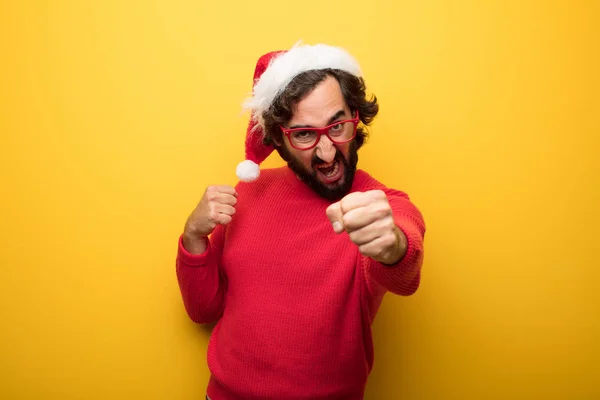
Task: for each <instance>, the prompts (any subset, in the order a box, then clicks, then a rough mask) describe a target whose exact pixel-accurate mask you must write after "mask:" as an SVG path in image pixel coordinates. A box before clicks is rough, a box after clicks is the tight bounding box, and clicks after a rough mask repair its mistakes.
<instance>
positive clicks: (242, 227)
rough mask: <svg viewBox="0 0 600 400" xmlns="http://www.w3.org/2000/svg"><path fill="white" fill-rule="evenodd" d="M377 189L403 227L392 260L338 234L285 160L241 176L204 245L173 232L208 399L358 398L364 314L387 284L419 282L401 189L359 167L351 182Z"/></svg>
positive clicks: (414, 216) (415, 227)
mask: <svg viewBox="0 0 600 400" xmlns="http://www.w3.org/2000/svg"><path fill="white" fill-rule="evenodd" d="M373 189H381V190H383V191H384V192H385V193H386V195H387V197H388V201H389V202H390V205H391V207H392V209H393V214H394V219H395V222H396V224H397V225H398V227H399V228H400V229H401V230H402V231H403V232H404V234H405V235H406V238H407V239H408V250H407V252H406V254H405V256H404V257H403V258H402V259H401V260H400V261H399V262H398V263H397V264H396V265H393V266H385V265H382V264H380V263H378V262H376V261H374V260H372V259H370V258H367V257H364V256H362V255H361V254H360V253H359V251H358V247H357V246H356V245H354V244H353V243H352V242H351V241H350V238H349V237H348V235H347V234H346V233H342V234H340V235H336V234H335V233H334V231H333V229H332V227H331V223H330V222H329V220H328V219H327V216H326V214H325V209H326V208H327V207H328V206H329V205H330V204H331V202H329V201H327V200H325V199H323V198H321V197H319V196H318V195H317V194H316V193H314V191H312V190H311V189H310V188H309V187H308V186H307V185H305V184H304V183H302V182H301V181H300V180H299V179H298V178H297V177H296V176H295V175H294V173H293V172H292V171H291V170H290V169H289V168H287V167H283V168H277V169H267V170H263V172H262V174H261V177H260V179H259V180H258V181H256V182H253V183H239V184H238V185H237V187H236V190H237V192H238V203H237V205H236V213H235V215H234V216H233V220H232V222H231V223H230V224H229V225H227V226H218V227H217V229H215V231H214V232H213V233H212V235H211V236H210V239H209V241H208V246H207V250H206V251H205V252H204V253H203V254H199V255H193V254H190V253H188V252H187V251H186V250H185V249H184V247H183V244H182V240H181V238H180V240H179V248H178V255H177V262H176V265H177V277H178V282H179V287H180V290H181V294H182V297H183V303H184V305H185V308H186V310H187V313H188V315H189V316H190V318H191V319H192V320H193V321H195V322H197V323H209V322H215V321H218V322H217V324H216V326H215V328H214V330H213V333H212V336H211V339H210V342H209V347H208V366H209V368H210V370H211V373H212V376H211V379H210V382H209V385H208V389H207V392H208V396H209V397H210V398H211V399H213V400H242V399H243V400H259V399H260V400H271V399H272V400H282V399H286V400H287V399H289V400H296V399H297V400H300V399H311V400H314V399H327V400H335V399H340V400H341V399H344V400H355V399H362V398H363V392H364V389H365V385H366V382H367V377H368V375H369V373H370V371H371V367H372V365H373V344H372V339H371V328H370V327H371V323H372V322H373V318H374V317H375V314H376V312H377V309H378V308H379V305H380V304H381V301H382V299H383V296H384V294H385V292H386V291H390V292H393V293H396V294H399V295H410V294H412V293H414V292H415V290H416V289H417V287H418V286H419V280H420V268H421V264H422V260H423V236H424V234H425V226H424V222H423V219H422V216H421V214H420V212H419V211H418V210H417V208H416V207H415V206H414V205H413V204H412V203H411V202H410V200H409V198H408V197H407V195H406V194H404V193H402V192H399V191H397V190H393V189H388V188H386V187H384V186H383V185H382V184H381V183H379V182H377V181H376V180H375V179H373V178H372V177H371V176H369V175H368V174H367V173H366V172H364V171H361V170H358V171H357V172H356V175H355V179H354V182H353V186H352V189H351V191H352V192H356V191H361V192H364V191H368V190H373Z"/></svg>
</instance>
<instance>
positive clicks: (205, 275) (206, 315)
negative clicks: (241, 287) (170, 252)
mask: <svg viewBox="0 0 600 400" xmlns="http://www.w3.org/2000/svg"><path fill="white" fill-rule="evenodd" d="M224 235H225V228H224V227H223V226H218V227H217V228H216V229H215V231H214V232H213V233H212V235H211V236H210V238H209V239H208V241H207V246H206V251H205V252H204V253H202V254H191V253H189V252H188V251H187V250H186V249H185V248H184V247H183V237H182V236H181V237H179V246H178V249H177V260H176V272H177V281H178V283H179V290H180V291H181V296H182V298H183V304H184V306H185V309H186V311H187V313H188V315H189V317H190V318H191V319H192V321H194V322H196V323H199V324H204V323H211V322H215V321H217V320H218V319H219V318H220V317H221V315H223V308H224V303H225V293H226V291H227V280H226V277H225V275H224V273H223V271H222V269H221V268H220V261H221V254H222V250H223V249H222V247H223V238H224Z"/></svg>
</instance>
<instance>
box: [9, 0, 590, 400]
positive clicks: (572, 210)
mask: <svg viewBox="0 0 600 400" xmlns="http://www.w3.org/2000/svg"><path fill="white" fill-rule="evenodd" d="M0 4H1V5H0V43H1V47H0V54H1V57H2V63H1V66H0V71H1V74H0V85H1V86H0V96H1V97H0V106H1V108H0V113H1V115H0V133H1V142H0V143H1V144H0V166H1V170H2V173H1V177H2V178H1V183H2V184H1V189H2V192H1V195H2V200H1V205H2V207H1V214H0V217H1V224H2V225H1V227H2V229H1V231H0V243H1V247H0V249H1V253H0V257H1V258H0V263H1V264H0V265H1V268H0V300H1V303H0V305H1V318H2V320H1V328H0V398H2V399H142V398H144V399H200V398H202V396H203V393H204V389H205V386H206V383H207V380H208V377H209V372H208V369H207V367H206V361H205V358H206V356H205V351H206V345H207V340H208V337H209V334H210V329H209V328H208V327H200V326H196V325H194V324H193V323H192V322H191V321H189V320H188V319H187V316H186V315H185V312H184V309H183V306H182V303H181V299H180V297H179V292H178V288H177V283H176V278H175V272H174V258H175V250H176V242H177V238H178V235H179V234H180V232H181V230H182V228H183V223H184V221H185V218H186V217H187V215H188V214H189V212H190V211H191V210H192V208H193V207H194V206H195V204H196V202H197V201H198V200H199V199H200V196H201V195H202V193H203V190H204V188H205V186H207V185H208V184H213V183H222V184H234V183H235V182H236V178H235V175H234V171H235V165H236V163H237V162H238V161H240V160H241V159H242V158H243V139H244V131H245V127H246V121H247V115H242V114H241V110H240V104H241V102H242V101H243V99H244V98H245V96H246V94H247V93H248V91H249V90H250V87H251V80H252V78H251V77H252V73H253V69H254V63H255V61H256V59H257V57H258V56H259V55H261V54H262V53H264V52H267V51H270V50H273V49H281V48H289V47H290V46H291V45H293V44H294V43H295V42H296V41H297V40H298V39H303V40H304V41H305V42H307V43H316V42H326V43H330V44H334V45H340V46H343V47H346V48H347V49H348V50H350V51H351V52H352V53H353V54H354V55H355V56H356V57H357V59H358V60H360V62H361V64H362V67H363V69H364V73H365V77H366V79H367V83H368V87H369V89H370V91H372V92H373V93H375V94H376V95H377V96H378V97H379V100H380V103H381V113H380V116H379V117H378V118H377V120H376V123H375V124H374V125H373V127H372V129H371V135H372V137H371V140H370V142H369V143H368V144H367V145H366V146H365V147H364V148H363V149H362V150H361V153H360V154H361V161H360V164H359V165H360V167H362V168H363V169H366V170H368V171H369V172H371V173H372V174H373V175H374V176H375V177H376V178H378V179H379V180H381V181H382V182H384V183H386V184H388V185H390V186H392V187H396V188H399V189H401V190H404V191H406V192H408V193H409V194H410V195H411V197H412V199H413V200H414V202H415V203H416V204H417V205H418V206H419V207H420V209H421V210H422V212H423V214H424V216H425V218H426V221H427V225H428V234H427V239H426V258H425V265H424V270H423V280H422V286H421V289H420V290H419V291H418V292H417V294H415V295H414V296H413V297H409V298H399V297H392V296H389V297H387V298H386V300H385V301H384V305H383V306H382V309H381V311H380V314H379V315H378V317H377V319H376V321H375V324H374V337H375V345H376V358H375V368H374V371H373V373H372V375H371V377H370V382H369V386H368V390H367V396H366V398H367V399H384V400H385V399H592V398H595V399H597V398H600V344H599V340H600V322H599V319H600V294H599V292H600V290H599V288H598V284H599V283H600V282H599V277H600V273H599V269H600V262H599V261H598V260H599V247H598V244H597V242H598V240H599V239H600V232H599V226H600V212H599V210H598V208H599V204H600V170H599V169H600V166H599V153H600V140H599V136H600V123H599V120H600V101H599V93H600V82H599V78H598V76H599V74H598V71H600V63H599V56H598V52H599V45H598V39H599V38H600V28H599V27H598V20H599V17H600V13H599V8H600V7H599V6H598V4H599V3H598V2H596V1H566V0H565V1H516V0H511V1H504V0H495V1H476V0H472V1H467V0H465V1H442V0H436V1H422V2H420V1H396V2H392V1H389V2H383V1H369V2H362V1H351V0H349V1H345V2H326V1H313V0H308V1H303V2H289V3H286V2H281V1H262V2H261V1H255V2H241V1H240V2H225V1H221V2H220V1H189V0H188V1H166V0H162V1H117V0H112V1H100V0H97V1H75V0H72V1H66V0H65V1H39V2H34V1H12V2H11V1H3V2H2V3H0ZM280 164H281V161H280V160H278V158H277V157H276V156H273V157H271V158H270V159H269V160H268V161H267V163H266V166H276V165H280Z"/></svg>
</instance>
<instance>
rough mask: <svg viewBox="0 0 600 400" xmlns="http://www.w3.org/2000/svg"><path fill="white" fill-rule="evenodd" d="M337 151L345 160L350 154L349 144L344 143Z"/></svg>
mask: <svg viewBox="0 0 600 400" xmlns="http://www.w3.org/2000/svg"><path fill="white" fill-rule="evenodd" d="M338 150H339V151H340V153H342V155H343V156H344V158H345V159H346V160H347V159H348V158H349V154H350V143H344V144H343V145H339V146H338Z"/></svg>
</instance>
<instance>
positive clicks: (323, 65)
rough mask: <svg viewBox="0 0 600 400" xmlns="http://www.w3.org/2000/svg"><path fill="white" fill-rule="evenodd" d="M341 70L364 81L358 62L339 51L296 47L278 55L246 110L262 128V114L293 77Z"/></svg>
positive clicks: (309, 46) (327, 48)
mask: <svg viewBox="0 0 600 400" xmlns="http://www.w3.org/2000/svg"><path fill="white" fill-rule="evenodd" d="M329 68H330V69H339V70H342V71H346V72H348V73H350V74H352V75H354V76H358V77H361V76H362V72H361V69H360V65H359V64H358V62H357V61H356V60H355V59H354V58H353V57H352V56H351V55H350V54H348V52H346V51H345V50H344V49H342V48H340V47H334V46H329V45H325V44H316V45H299V44H298V45H296V46H294V47H293V48H291V49H290V50H289V51H287V52H285V53H283V54H281V55H279V56H278V57H276V58H275V59H273V61H272V62H271V64H270V65H269V67H268V68H267V70H266V71H265V72H264V73H263V74H262V76H261V77H260V79H259V80H258V82H256V84H255V85H254V91H253V95H252V97H250V98H249V99H248V100H246V101H245V102H244V105H243V107H244V109H250V110H251V111H252V118H253V119H254V120H255V121H257V122H258V123H259V125H261V126H262V114H263V112H264V111H266V110H267V109H268V108H269V107H270V106H271V103H272V102H273V100H275V98H276V97H277V96H278V95H279V94H280V93H281V92H283V91H284V90H285V88H286V87H287V85H288V84H289V83H290V82H291V81H292V79H294V77H295V76H296V75H298V74H300V73H302V72H305V71H310V70H315V69H329Z"/></svg>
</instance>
